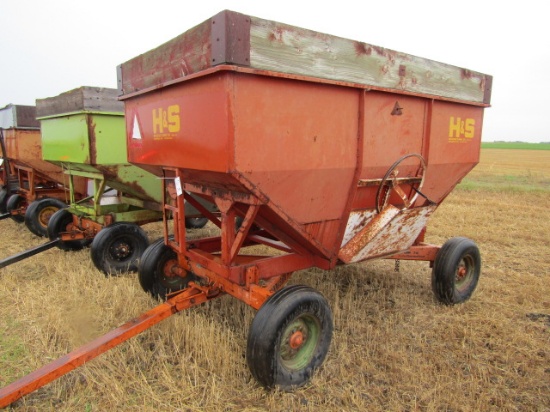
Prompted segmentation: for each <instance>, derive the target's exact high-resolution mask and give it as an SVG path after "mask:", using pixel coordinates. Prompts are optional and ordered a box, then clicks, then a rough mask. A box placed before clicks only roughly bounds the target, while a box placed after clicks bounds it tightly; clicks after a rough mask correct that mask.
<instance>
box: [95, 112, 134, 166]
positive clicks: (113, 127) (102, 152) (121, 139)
mask: <svg viewBox="0 0 550 412" xmlns="http://www.w3.org/2000/svg"><path fill="white" fill-rule="evenodd" d="M88 140H89V142H90V150H91V152H92V154H93V155H92V161H93V163H95V164H98V165H111V164H119V165H122V164H128V154H127V148H126V128H125V119H124V115H123V114H122V113H121V114H120V115H117V114H102V113H91V114H89V115H88Z"/></svg>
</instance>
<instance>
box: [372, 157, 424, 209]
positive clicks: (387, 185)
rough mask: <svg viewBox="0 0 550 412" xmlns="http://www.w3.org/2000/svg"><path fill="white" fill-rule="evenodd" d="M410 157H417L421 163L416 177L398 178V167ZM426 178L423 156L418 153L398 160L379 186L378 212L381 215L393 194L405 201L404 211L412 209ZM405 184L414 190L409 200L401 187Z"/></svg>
mask: <svg viewBox="0 0 550 412" xmlns="http://www.w3.org/2000/svg"><path fill="white" fill-rule="evenodd" d="M410 157H416V158H417V159H418V161H419V165H418V168H417V169H416V173H415V175H414V176H407V177H398V175H399V169H398V168H397V167H398V166H399V165H400V164H401V162H403V161H404V160H405V159H408V158H410ZM425 176H426V162H425V161H424V158H423V157H422V156H421V155H419V154H417V153H411V154H408V155H405V156H403V157H401V158H400V159H398V160H397V161H396V162H395V163H394V164H393V165H391V167H390V168H389V169H388V171H387V172H386V174H385V175H384V177H383V178H382V181H381V182H380V186H378V190H377V192H376V210H377V212H378V213H380V212H381V211H382V210H384V208H385V207H386V206H387V205H388V202H389V199H390V195H391V193H392V192H395V193H397V194H398V195H399V197H400V198H401V199H402V200H403V204H404V206H403V209H408V208H409V207H411V206H412V205H413V204H414V202H415V201H416V199H417V197H418V193H419V191H420V189H422V186H423V185H424V178H425ZM404 184H407V185H409V186H410V187H411V189H412V190H414V194H413V195H412V197H411V198H410V199H409V195H407V193H405V191H404V190H403V188H402V187H401V185H404Z"/></svg>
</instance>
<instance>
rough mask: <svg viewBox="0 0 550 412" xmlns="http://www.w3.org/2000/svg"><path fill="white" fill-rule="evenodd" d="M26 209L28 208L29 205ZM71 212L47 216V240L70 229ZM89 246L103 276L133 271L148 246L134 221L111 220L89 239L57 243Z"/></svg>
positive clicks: (72, 247)
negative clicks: (112, 221)
mask: <svg viewBox="0 0 550 412" xmlns="http://www.w3.org/2000/svg"><path fill="white" fill-rule="evenodd" d="M29 209H30V207H29ZM205 220H206V221H207V219H206V218H194V219H193V220H192V221H191V222H190V223H189V224H192V225H193V226H192V227H193V228H200V227H203V226H204V225H205V224H206V221H205ZM73 225H74V222H73V215H72V213H70V212H69V211H68V210H66V209H59V210H57V211H55V213H53V214H52V215H51V217H50V218H49V219H48V222H47V228H46V233H47V234H48V237H49V239H50V240H55V239H57V238H59V237H61V234H62V233H67V232H71V230H72V229H73ZM87 246H90V255H91V258H92V262H93V263H94V265H95V266H96V268H98V269H99V270H101V271H102V272H103V273H105V274H106V275H117V274H120V273H125V272H135V271H137V269H138V262H139V260H140V258H141V256H142V255H143V253H144V252H145V250H146V249H147V247H148V246H149V239H148V237H147V234H146V233H145V231H144V230H143V229H142V228H141V227H140V226H139V225H138V224H136V223H129V222H115V223H113V224H111V225H109V226H106V227H104V228H103V229H101V230H100V231H99V232H98V233H97V235H95V236H94V238H93V239H78V240H64V241H63V242H60V243H59V244H58V247H59V248H60V249H62V250H66V251H70V250H81V249H83V248H85V247H87Z"/></svg>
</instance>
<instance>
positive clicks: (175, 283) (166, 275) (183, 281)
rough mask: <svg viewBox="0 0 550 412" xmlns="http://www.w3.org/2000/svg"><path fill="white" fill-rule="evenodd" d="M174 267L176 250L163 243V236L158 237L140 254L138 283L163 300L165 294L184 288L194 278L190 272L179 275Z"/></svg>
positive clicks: (176, 266)
mask: <svg viewBox="0 0 550 412" xmlns="http://www.w3.org/2000/svg"><path fill="white" fill-rule="evenodd" d="M176 268H179V266H178V257H177V255H176V252H174V250H173V249H172V248H170V247H169V246H167V245H165V244H164V238H161V239H158V240H156V241H155V242H153V243H151V245H150V246H149V247H148V248H147V249H146V250H145V252H144V253H143V255H142V256H141V261H140V263H139V269H138V278H139V284H140V285H141V287H142V288H143V290H144V291H145V292H147V293H149V294H151V296H153V297H154V298H155V299H159V300H165V299H166V295H168V294H169V293H171V292H177V291H178V290H182V289H185V288H186V287H187V285H188V284H189V282H190V281H192V280H195V279H196V277H195V275H194V274H193V273H191V272H186V275H185V276H184V277H182V276H180V275H179V274H178V273H177V272H176V271H175V270H174V269H176ZM178 272H179V271H178Z"/></svg>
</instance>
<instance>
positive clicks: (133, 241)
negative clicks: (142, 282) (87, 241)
mask: <svg viewBox="0 0 550 412" xmlns="http://www.w3.org/2000/svg"><path fill="white" fill-rule="evenodd" d="M147 246H149V239H148V238H147V234H146V233H145V231H144V230H143V229H142V228H141V227H139V226H138V225H137V224H135V223H126V222H117V223H115V224H113V225H110V226H107V227H105V228H103V229H101V230H100V231H99V233H98V234H97V235H96V236H95V237H94V240H93V241H92V245H91V247H90V253H91V256H92V262H94V265H95V266H96V268H98V269H99V270H101V271H102V272H103V273H105V275H117V274H120V273H125V272H135V271H137V269H138V263H139V260H140V258H141V256H142V255H143V252H145V250H146V249H147Z"/></svg>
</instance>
